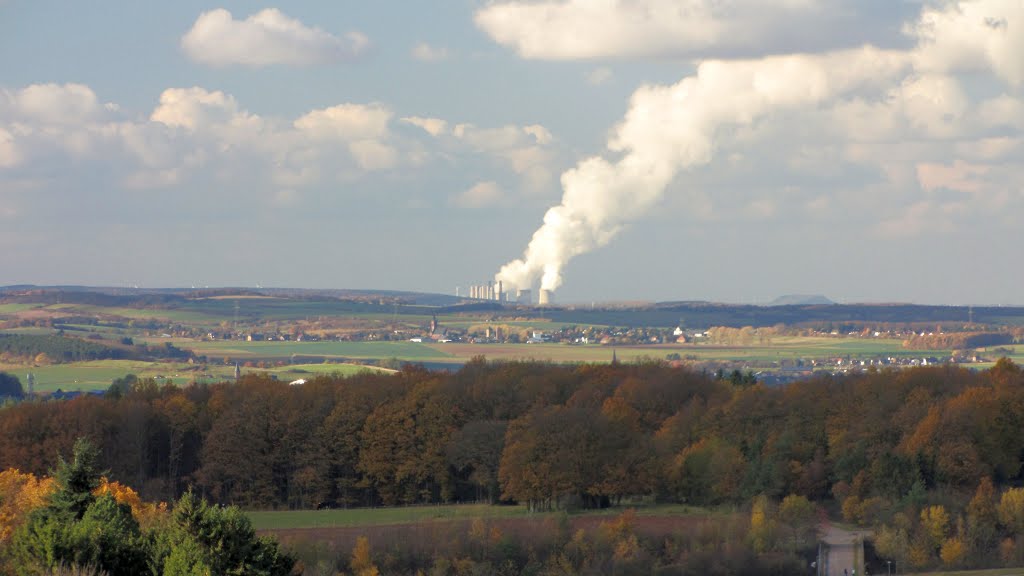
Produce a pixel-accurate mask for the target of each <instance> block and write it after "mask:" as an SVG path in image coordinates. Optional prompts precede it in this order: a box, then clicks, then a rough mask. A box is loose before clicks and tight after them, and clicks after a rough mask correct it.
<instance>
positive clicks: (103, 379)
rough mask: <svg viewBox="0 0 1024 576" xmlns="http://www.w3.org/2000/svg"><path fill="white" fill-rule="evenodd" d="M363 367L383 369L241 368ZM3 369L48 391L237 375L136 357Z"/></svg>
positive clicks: (291, 372) (275, 370) (292, 369)
mask: <svg viewBox="0 0 1024 576" xmlns="http://www.w3.org/2000/svg"><path fill="white" fill-rule="evenodd" d="M364 370H381V369H380V368H374V367H370V366H360V365H355V364H298V365H288V366H285V367H271V368H268V369H256V368H242V373H243V374H247V373H267V374H271V375H274V376H277V377H278V378H279V379H280V380H285V381H291V380H295V379H299V378H310V377H312V376H316V375H318V374H340V375H343V376H348V375H351V374H356V373H358V372H360V371H364ZM0 371H5V372H10V373H12V374H15V375H17V376H18V377H19V378H20V379H21V380H22V383H23V384H24V383H25V381H26V377H25V376H26V374H27V373H28V372H31V373H32V375H33V377H34V378H35V391H36V392H37V393H40V394H48V393H51V392H54V391H56V390H58V389H59V390H63V391H65V392H70V391H82V392H89V391H92V390H106V389H107V388H109V387H110V383H111V382H112V381H113V380H114V379H116V378H121V377H124V376H125V375H127V374H135V375H136V376H138V377H139V378H152V379H154V380H156V381H157V382H158V383H170V384H175V385H179V386H180V385H184V384H188V383H189V382H219V381H222V380H228V379H230V378H232V377H233V375H234V367H233V366H224V365H206V366H197V365H190V364H187V363H184V362H145V361H137V360H94V361H90V362H75V363H69V364H54V365H50V366H25V365H4V364H0Z"/></svg>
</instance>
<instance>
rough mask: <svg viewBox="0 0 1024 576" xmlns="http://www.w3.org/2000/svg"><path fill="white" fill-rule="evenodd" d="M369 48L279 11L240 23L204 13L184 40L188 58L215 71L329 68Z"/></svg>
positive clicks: (364, 41)
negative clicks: (229, 68) (221, 68)
mask: <svg viewBox="0 0 1024 576" xmlns="http://www.w3.org/2000/svg"><path fill="white" fill-rule="evenodd" d="M368 45H369V39H368V38H367V37H366V36H365V35H363V34H362V33H359V32H349V33H347V34H345V35H344V36H335V35H333V34H330V33H328V32H325V31H323V30H321V29H319V28H311V27H309V26H306V25H305V24H303V23H302V22H300V21H298V20H296V19H294V18H289V17H288V16H286V15H285V14H283V13H282V12H281V11H279V10H276V9H274V8H267V9H265V10H261V11H260V12H257V13H256V14H253V15H252V16H249V17H248V18H246V19H245V20H236V19H235V18H234V17H233V16H232V15H231V12H229V11H227V10H225V9H223V8H218V9H216V10H211V11H209V12H203V13H202V14H200V15H199V17H198V18H197V19H196V21H195V23H194V24H193V25H192V28H191V29H189V31H188V32H186V33H185V35H184V36H182V38H181V47H182V49H183V50H184V51H185V54H187V55H188V57H189V58H191V59H192V60H194V61H196V62H200V63H203V64H208V65H211V66H229V65H233V64H241V65H244V66H253V67H259V66H268V65H271V64H289V65H298V66H309V65H314V64H330V63H334V62H339V61H344V60H349V59H352V58H354V57H356V56H358V55H359V54H361V53H362V52H363V51H364V50H366V48H367V46H368Z"/></svg>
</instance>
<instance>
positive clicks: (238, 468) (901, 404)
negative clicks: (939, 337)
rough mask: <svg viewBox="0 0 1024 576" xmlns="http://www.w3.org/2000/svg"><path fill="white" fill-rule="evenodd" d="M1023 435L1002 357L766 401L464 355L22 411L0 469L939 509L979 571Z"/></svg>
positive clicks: (393, 489) (582, 500)
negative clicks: (970, 533)
mask: <svg viewBox="0 0 1024 576" xmlns="http://www.w3.org/2000/svg"><path fill="white" fill-rule="evenodd" d="M1022 427H1024V375H1022V373H1021V370H1020V369H1019V368H1018V367H1017V366H1015V365H1014V364H1013V363H1011V362H1009V361H1007V360H1002V361H1000V362H999V363H998V364H997V365H996V366H995V367H994V368H992V369H990V370H988V371H983V372H975V371H970V370H965V369H962V368H958V367H955V366H938V367H922V368H914V369H910V370H871V371H868V372H865V373H862V374H856V375H850V376H818V377H814V378H812V379H809V380H805V381H801V382H797V383H794V384H790V385H787V386H785V387H777V388H774V387H766V386H763V385H750V384H749V383H747V382H742V381H741V382H738V383H733V382H731V381H730V380H728V379H717V378H715V377H714V375H711V374H705V373H701V372H695V371H692V370H689V369H686V368H677V367H671V366H668V365H666V364H664V363H660V362H641V363H636V364H612V365H583V366H558V365H551V364H545V363H536V362H501V363H489V362H486V361H484V360H482V359H477V360H474V361H472V362H470V363H468V364H467V365H466V366H465V367H464V368H463V369H462V370H460V371H459V372H456V373H447V372H430V371H427V370H424V369H421V368H417V367H415V366H409V367H406V368H405V369H403V370H402V371H400V372H398V373H396V374H392V375H386V374H369V373H367V374H360V375H356V376H351V377H347V378H346V377H336V376H322V377H318V378H315V379H312V380H310V381H308V382H307V383H306V384H304V385H302V386H288V385H287V384H284V383H280V382H276V381H274V380H271V379H269V378H266V377H261V376H247V377H244V378H242V379H241V380H239V381H238V382H227V383H221V384H214V385H191V386H188V387H185V388H175V387H172V386H159V385H157V384H156V383H155V382H153V381H139V382H136V383H134V384H133V385H132V386H131V388H130V389H129V390H127V391H126V392H124V393H120V394H111V395H109V396H108V397H85V398H78V399H75V400H71V401H66V402H27V403H21V404H18V405H15V406H10V407H7V408H4V409H3V410H2V411H0V437H3V438H5V442H3V443H2V444H0V468H6V467H18V468H21V469H22V470H26V471H30V472H34V473H37V474H38V473H42V472H44V471H45V470H46V469H47V468H48V467H49V466H52V455H53V454H55V453H58V452H64V453H66V452H67V450H68V449H69V448H70V446H71V445H72V443H73V441H74V438H76V437H77V436H79V435H85V436H88V437H90V438H92V439H93V440H94V441H95V442H96V443H97V444H98V445H99V446H100V447H101V461H102V462H103V465H104V466H105V467H107V468H109V469H110V471H111V477H112V478H115V479H117V480H118V481H121V482H124V483H126V484H128V485H131V486H134V487H138V489H139V491H140V492H141V493H142V494H143V495H144V496H146V497H147V498H151V499H163V500H168V499H174V498H176V497H178V496H180V495H181V494H182V493H183V492H184V491H185V490H187V489H188V488H189V487H190V486H191V487H193V488H194V490H196V492H197V493H199V494H200V495H202V496H205V497H207V498H210V499H212V500H213V501H215V502H218V503H224V504H237V505H240V506H243V507H248V508H312V507H316V506H375V505H394V504H412V503H428V502H430V503H441V502H462V501H477V500H489V501H492V502H499V501H515V502H521V503H524V504H526V505H528V506H530V507H531V508H534V509H555V508H572V507H600V506H606V505H609V504H612V503H615V502H616V501H618V500H620V499H622V498H624V497H629V496H638V495H642V496H646V497H648V498H651V499H656V500H659V501H665V502H683V503H687V504H694V505H702V506H704V505H720V504H728V505H749V504H750V502H752V501H753V500H754V499H755V498H756V497H758V496H761V495H763V496H765V497H767V498H769V499H770V500H772V501H775V502H778V501H781V500H783V499H784V497H786V496H788V495H799V496H803V497H806V498H808V499H809V500H811V501H818V502H827V501H831V500H835V501H837V502H838V504H839V505H841V506H842V508H843V510H844V511H846V510H849V511H850V518H851V519H853V520H855V521H859V522H863V523H867V524H876V525H887V526H888V525H892V526H896V528H897V529H898V528H900V527H901V526H902V528H903V530H904V531H905V532H906V534H907V538H908V539H910V540H913V538H915V537H916V536H915V535H916V534H918V533H919V532H920V531H921V530H922V528H921V526H922V525H923V524H924V523H923V521H922V519H921V518H922V517H921V513H922V510H926V509H928V508H930V507H931V506H937V505H941V506H942V507H943V509H944V510H945V512H946V514H947V515H948V518H949V520H948V522H947V523H946V524H945V528H944V530H945V532H943V538H944V539H943V543H944V541H945V539H948V538H950V537H952V536H954V535H957V534H960V533H961V532H962V533H963V535H964V549H965V553H964V554H963V555H962V557H961V558H959V559H958V560H957V561H956V563H957V564H961V565H983V564H986V563H998V562H1000V561H1002V560H1000V559H1001V558H1006V559H1007V561H1010V560H1012V559H1013V558H1019V557H1020V554H1021V551H1022V550H1024V539H1022V535H1021V534H1019V533H1017V532H1015V531H1013V530H1011V528H1010V527H1009V526H1010V525H1008V524H1005V523H1001V521H995V520H991V518H995V516H991V515H989V516H988V518H990V520H989V524H990V525H991V529H992V533H993V534H994V536H993V537H992V538H986V539H967V538H966V534H967V526H968V524H969V517H968V515H967V509H968V505H969V504H970V501H971V500H972V498H973V496H974V493H975V491H976V490H977V489H978V486H979V483H980V482H981V481H982V479H983V478H988V479H990V480H991V482H992V486H993V495H992V500H993V502H996V504H994V505H996V506H998V501H999V498H1001V497H1002V496H1001V495H1002V494H1003V493H1004V492H1006V491H1007V490H1008V489H1009V488H1010V487H1011V486H1013V485H1015V484H1017V483H1019V482H1020V481H1021V480H1022V478H1021V461H1022V460H1021V458H1022V454H1024V436H1022V435H1021V434H1020V430H1021V429H1022ZM851 498H852V500H851ZM899 514H902V516H898V515H899ZM997 516H998V515H997ZM961 517H962V518H963V520H962V522H960V518H961ZM900 522H902V524H900ZM958 522H960V523H961V524H963V526H964V528H963V530H960V528H959V524H958ZM894 523H895V524H894ZM996 547H1001V548H999V550H997V549H996ZM911 548H912V546H908V547H907V548H906V550H907V552H906V554H907V559H908V560H909V558H910V549H911ZM919 549H921V550H926V551H927V552H928V554H924V553H923V552H922V553H921V554H919V555H918V556H919V557H920V560H921V565H922V566H925V565H929V564H939V563H942V562H944V560H943V559H942V557H941V553H942V544H941V543H940V544H938V545H936V546H934V547H933V548H928V549H925V548H923V547H919ZM890 552H891V551H890ZM1004 552H1005V554H1004ZM947 556H949V557H951V558H952V556H951V555H949V554H947Z"/></svg>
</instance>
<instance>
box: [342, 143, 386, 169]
mask: <svg viewBox="0 0 1024 576" xmlns="http://www.w3.org/2000/svg"><path fill="white" fill-rule="evenodd" d="M348 149H349V151H350V152H352V156H353V157H354V158H355V159H356V162H358V163H359V166H360V167H362V169H363V170H367V171H374V170H384V169H386V168H391V167H392V166H394V165H395V163H396V162H397V161H398V154H397V153H396V152H395V149H394V148H392V147H390V146H388V145H386V144H384V143H382V142H377V141H376V140H358V141H356V142H352V143H351V144H349V145H348Z"/></svg>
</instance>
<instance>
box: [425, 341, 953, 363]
mask: <svg viewBox="0 0 1024 576" xmlns="http://www.w3.org/2000/svg"><path fill="white" fill-rule="evenodd" d="M429 346H430V347H431V348H433V349H435V350H437V351H439V352H445V353H447V354H449V355H451V356H454V357H455V358H459V359H462V360H467V359H469V358H472V357H473V356H481V355H482V356H486V357H487V358H488V359H493V360H497V359H504V360H512V359H533V360H546V361H551V362H608V361H609V360H611V356H612V350H613V347H611V346H600V345H596V344H589V345H579V346H578V345H572V346H570V345H568V344H464V343H447V344H429ZM614 350H615V355H616V357H617V358H618V359H619V360H622V361H627V362H628V361H632V360H638V359H642V358H654V359H664V358H665V356H666V355H668V354H679V356H680V357H682V358H684V359H689V360H696V361H716V360H717V361H737V362H758V363H770V362H775V361H779V360H792V359H797V358H804V359H810V358H833V357H847V356H850V357H853V358H873V357H878V356H898V357H921V356H932V355H935V356H939V357H942V356H945V355H947V353H946V352H943V351H928V350H907V349H905V348H903V343H902V341H900V340H894V339H880V338H877V339H860V338H857V339H854V338H776V339H775V340H774V341H773V342H772V343H771V344H764V345H752V346H713V345H707V344H662V345H650V346H615V347H614Z"/></svg>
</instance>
